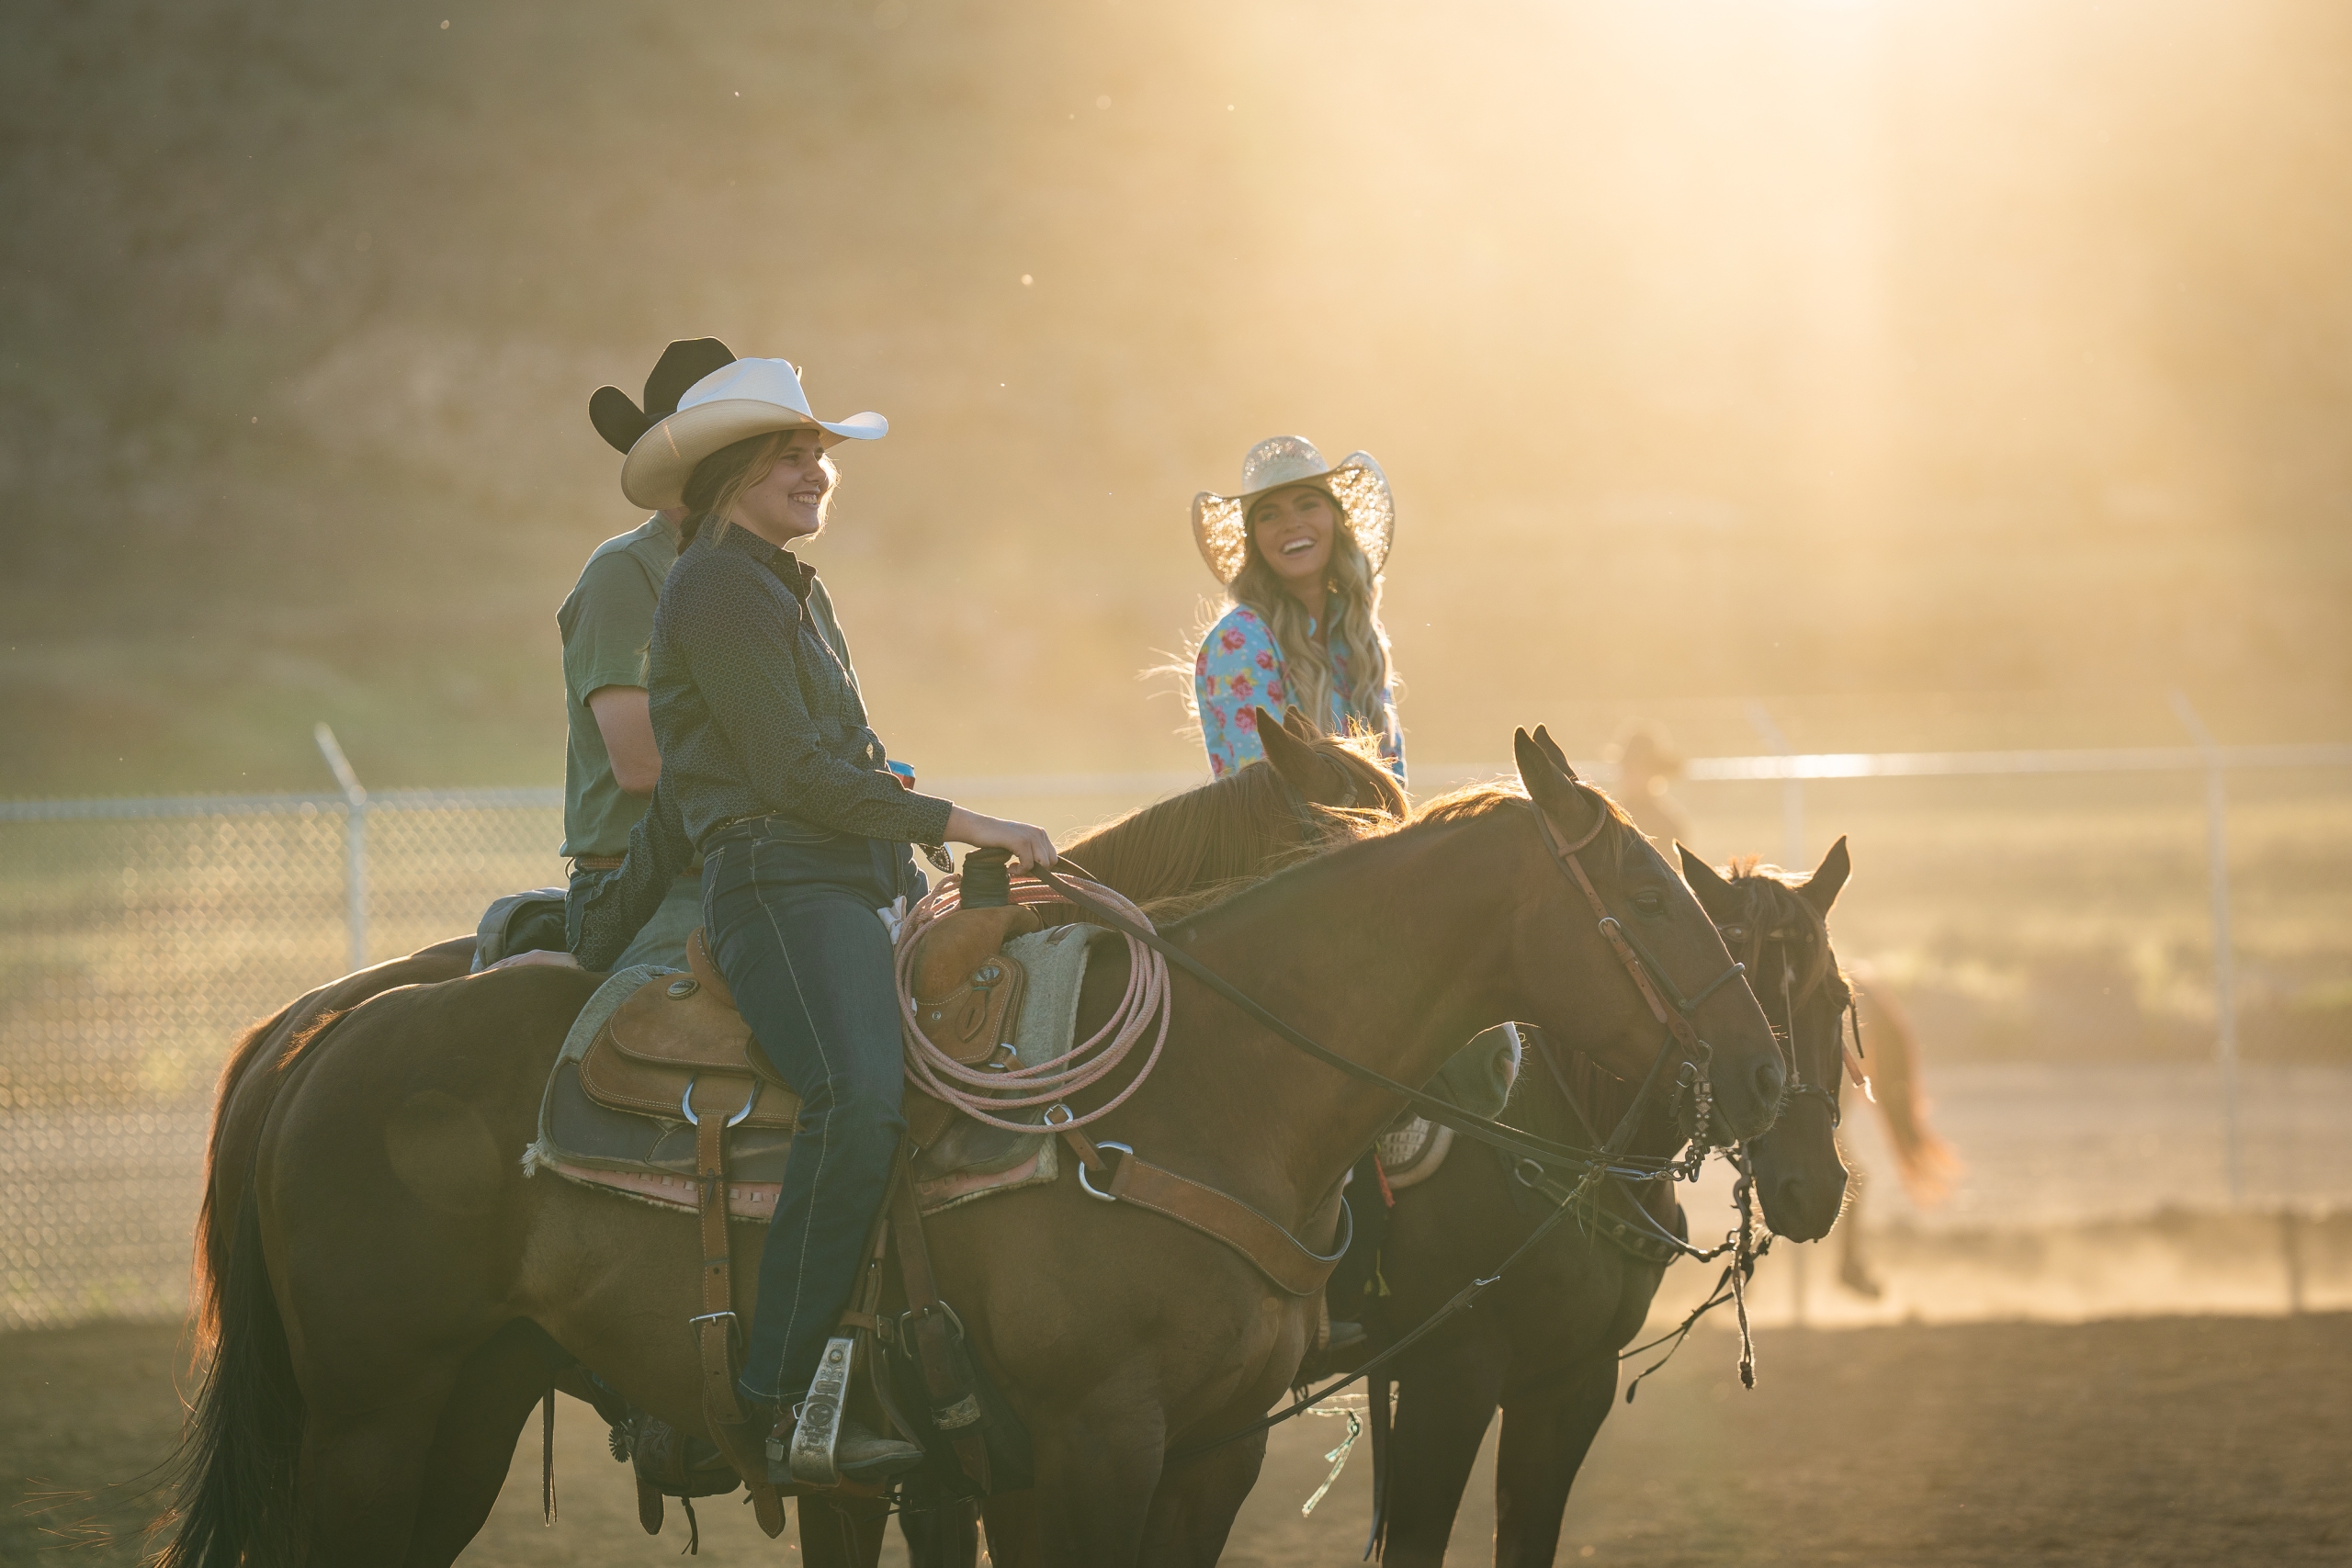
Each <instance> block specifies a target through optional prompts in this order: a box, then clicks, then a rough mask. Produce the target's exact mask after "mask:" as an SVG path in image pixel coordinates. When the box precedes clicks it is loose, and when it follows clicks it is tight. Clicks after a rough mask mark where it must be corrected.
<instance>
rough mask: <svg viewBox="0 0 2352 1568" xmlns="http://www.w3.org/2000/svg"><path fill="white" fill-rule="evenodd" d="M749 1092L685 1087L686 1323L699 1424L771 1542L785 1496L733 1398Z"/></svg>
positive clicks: (716, 1083) (737, 1084) (745, 1083)
mask: <svg viewBox="0 0 2352 1568" xmlns="http://www.w3.org/2000/svg"><path fill="white" fill-rule="evenodd" d="M755 1089H756V1085H754V1084H753V1083H752V1081H751V1080H750V1079H748V1078H733V1077H714V1078H712V1079H711V1080H709V1087H708V1088H706V1087H705V1085H704V1083H703V1081H702V1080H700V1079H697V1080H696V1081H695V1083H693V1084H692V1085H690V1086H688V1088H687V1089H686V1098H685V1104H684V1110H685V1111H686V1113H687V1115H688V1117H689V1118H690V1119H691V1120H692V1121H693V1122H694V1127H695V1203H696V1206H697V1208H698V1209H699V1210H700V1215H701V1238H702V1312H701V1313H700V1314H699V1315H697V1316H696V1317H695V1319H694V1320H693V1322H692V1325H691V1326H692V1327H693V1329H694V1332H695V1348H696V1349H697V1351H698V1352H699V1353H700V1356H701V1359H702V1414H703V1423H704V1425H705V1426H707V1427H708V1428H709V1429H710V1440H711V1441H712V1442H714V1443H716V1444H718V1448H719V1451H720V1452H722V1453H724V1454H725V1455H726V1456H727V1460H728V1462H729V1464H732V1465H733V1466H734V1467H735V1469H736V1470H737V1472H740V1473H741V1475H742V1477H743V1483H744V1484H745V1485H746V1486H747V1487H749V1488H750V1489H751V1494H752V1512H753V1513H754V1514H756V1515H757V1516H758V1517H759V1521H760V1529H763V1530H764V1531H766V1532H767V1534H768V1536H769V1537H770V1538H771V1539H773V1538H775V1536H778V1535H780V1534H782V1533H783V1531H784V1498H783V1496H782V1495H780V1494H778V1493H777V1491H776V1489H775V1487H774V1486H772V1485H770V1484H769V1483H768V1478H767V1476H768V1471H767V1460H766V1454H765V1445H764V1444H763V1442H762V1441H761V1438H762V1437H763V1436H764V1434H760V1433H752V1432H751V1431H750V1430H749V1429H748V1425H747V1423H746V1422H745V1421H744V1419H743V1406H742V1404H741V1401H739V1400H738V1399H737V1398H736V1397H735V1327H736V1325H735V1258H734V1247H733V1244H732V1243H731V1241H730V1240H729V1236H728V1234H727V1128H728V1121H729V1115H730V1113H731V1114H733V1115H734V1116H735V1119H736V1120H738V1121H740V1120H741V1111H748V1110H749V1109H750V1105H751V1097H752V1094H753V1092H754V1091H755ZM739 1106H740V1107H741V1110H740V1111H739V1110H738V1107H739Z"/></svg>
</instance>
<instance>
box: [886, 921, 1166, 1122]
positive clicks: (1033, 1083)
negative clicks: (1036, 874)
mask: <svg viewBox="0 0 2352 1568" xmlns="http://www.w3.org/2000/svg"><path fill="white" fill-rule="evenodd" d="M1065 880H1066V881H1068V882H1069V883H1071V884H1072V885H1074V886H1078V887H1080V888H1083V889H1084V890H1085V891H1086V892H1088V893H1091V894H1092V895H1093V896H1094V897H1097V898H1100V899H1101V900H1102V901H1103V903H1105V904H1108V905H1110V906H1111V907H1112V908H1114V909H1116V910H1117V911H1118V912H1119V913H1120V914H1122V915H1124V916H1125V917H1126V918H1127V919H1130V920H1133V921H1135V922H1136V924H1137V925H1140V926H1142V927H1144V928H1145V929H1147V930H1149V929H1150V927H1151V921H1150V919H1149V918H1148V917H1147V916H1146V915H1145V914H1144V912H1143V911H1142V910H1141V909H1138V908H1136V907H1135V905H1133V904H1132V903H1129V902H1128V901H1127V900H1126V899H1125V898H1124V897H1121V896H1120V895H1119V894H1117V893H1115V892H1114V891H1112V890H1111V889H1110V888H1108V887H1105V886H1103V885H1102V884H1101V883H1099V882H1089V881H1087V880H1086V879H1085V878H1083V877H1078V876H1068V877H1065ZM963 886H964V879H963V877H962V876H961V875H956V876H949V877H944V878H943V879H941V881H940V884H939V886H937V887H935V888H933V890H932V891H931V892H929V893H927V894H925V895H924V896H923V899H922V902H921V903H919V904H917V905H916V906H915V907H914V908H913V910H912V911H911V912H910V913H909V914H908V916H907V919H906V921H905V923H904V924H902V925H901V926H900V927H899V945H898V951H897V953H896V954H895V963H896V966H897V970H898V976H899V1019H900V1021H901V1023H902V1025H903V1029H904V1032H905V1036H906V1049H907V1081H908V1082H909V1083H910V1084H912V1085H914V1086H915V1087H916V1088H917V1089H922V1091H923V1092H924V1093H925V1094H929V1095H932V1096H934V1097H935V1098H937V1099H940V1100H945V1101H946V1102H947V1103H948V1104H950V1105H952V1106H954V1107H955V1108H956V1110H958V1111H962V1112H964V1113H965V1114H966V1115H967V1116H969V1117H971V1118H972V1119H973V1120H974V1121H976V1122H985V1123H987V1124H988V1125H989V1126H991V1127H999V1128H1001V1129H1003V1130H1004V1131H1005V1132H1008V1133H1035V1132H1037V1131H1038V1130H1039V1128H1038V1124H1037V1123H1036V1122H1008V1121H1005V1120H1003V1118H1002V1116H1001V1114H1000V1113H1001V1112H1005V1111H1022V1110H1026V1109H1028V1108H1030V1107H1032V1106H1038V1105H1054V1104H1057V1103H1059V1102H1060V1101H1061V1100H1062V1099H1063V1097H1064V1096H1066V1095H1071V1094H1075V1093H1077V1092H1078V1091H1079V1090H1080V1089H1085V1088H1087V1087H1088V1086H1089V1085H1091V1084H1095V1083H1099V1082H1101V1081H1102V1080H1103V1078H1105V1077H1109V1076H1110V1075H1111V1074H1112V1073H1114V1072H1115V1071H1117V1070H1118V1067H1119V1064H1120V1063H1122V1062H1124V1061H1125V1060H1126V1058H1127V1055H1128V1054H1129V1053H1130V1052H1132V1051H1133V1050H1134V1049H1135V1047H1136V1043H1137V1042H1138V1041H1140V1040H1141V1039H1142V1038H1143V1037H1144V1034H1145V1033H1146V1032H1148V1031H1150V1030H1151V1029H1152V1027H1153V1024H1154V1022H1155V1021H1157V1023H1158V1026H1159V1028H1158V1032H1157V1033H1155V1034H1154V1035H1153V1038H1152V1042H1151V1055H1148V1056H1147V1057H1145V1058H1144V1064H1143V1066H1142V1067H1141V1068H1139V1069H1138V1070H1137V1071H1136V1076H1135V1078H1134V1081H1132V1082H1131V1083H1129V1084H1128V1085H1127V1087H1126V1088H1125V1089H1121V1090H1120V1091H1119V1092H1118V1093H1117V1094H1115V1095H1114V1096H1112V1097H1111V1100H1109V1102H1108V1103H1106V1104H1104V1105H1102V1106H1100V1107H1098V1108H1096V1109H1095V1110H1092V1111H1088V1112H1086V1114H1084V1115H1083V1116H1078V1115H1073V1116H1072V1117H1071V1118H1070V1119H1069V1121H1067V1122H1058V1121H1057V1122H1054V1123H1053V1126H1054V1128H1055V1129H1056V1130H1057V1131H1059V1130H1061V1129H1064V1128H1069V1127H1083V1126H1085V1125H1086V1124H1087V1123H1088V1122H1097V1121H1100V1120H1101V1119H1102V1118H1103V1117H1105V1116H1108V1115H1109V1114H1111V1112H1112V1111H1116V1110H1117V1109H1118V1108H1119V1106H1120V1103H1121V1102H1122V1101H1124V1100H1125V1099H1126V1098H1127V1096H1129V1095H1131V1094H1133V1093H1135V1091H1136V1089H1141V1088H1142V1087H1143V1081H1144V1079H1146V1078H1148V1077H1150V1076H1151V1069H1152V1068H1153V1067H1154V1066H1158V1065H1159V1053H1160V1051H1161V1049H1162V1048H1163V1047H1164V1046H1166V1045H1167V1043H1168V1025H1169V1021H1170V1015H1171V1005H1170V1004H1171V997H1170V991H1169V987H1168V960H1166V959H1165V958H1162V957H1161V956H1160V955H1159V953H1155V952H1153V951H1152V950H1151V949H1150V948H1148V947H1146V946H1145V945H1144V944H1143V943H1142V942H1137V941H1136V939H1135V938H1133V937H1128V938H1127V939H1126V942H1127V990H1126V994H1125V996H1123V997H1121V998H1119V1005H1118V1006H1117V1007H1115V1008H1113V1009H1112V1010H1111V1016H1110V1018H1109V1019H1108V1020H1107V1021H1105V1022H1104V1023H1103V1027H1102V1028H1100V1029H1098V1030H1096V1031H1095V1032H1093V1033H1092V1034H1091V1035H1089V1036H1088V1037H1087V1038H1086V1039H1084V1040H1082V1041H1079V1042H1076V1043H1073V1044H1072V1045H1071V1046H1070V1048H1069V1050H1068V1051H1067V1052H1065V1053H1063V1054H1062V1055H1058V1056H1056V1057H1055V1058H1054V1059H1053V1060H1052V1061H1050V1062H1041V1063H1039V1064H1038V1065H1037V1066H1034V1067H1023V1066H1013V1067H1008V1068H1006V1069H1004V1070H1002V1071H998V1072H991V1071H989V1070H987V1069H985V1068H980V1067H967V1066H965V1065H964V1064H963V1063H961V1062H959V1061H957V1060H956V1058H954V1057H953V1056H950V1055H948V1054H947V1053H946V1052H944V1051H943V1050H941V1049H940V1048H939V1047H938V1046H936V1045H934V1044H933V1043H932V1042H931V1037H930V1036H929V1035H926V1034H925V1033H923V1032H922V1026H921V1025H920V1024H918V1023H916V1022H915V1002H914V965H915V944H916V943H917V942H921V941H922V934H923V932H924V931H928V930H929V929H930V928H931V927H932V926H933V925H935V924H937V923H938V922H939V921H940V920H942V919H945V918H946V917H947V916H949V915H952V914H954V913H955V912H956V910H957V909H958V908H962V906H963ZM1012 901H1013V902H1014V903H1016V904H1055V903H1059V902H1061V899H1060V898H1059V897H1058V896H1057V895H1056V894H1055V892H1054V891H1053V889H1051V888H1049V887H1047V886H1045V885H1044V884H1043V883H1039V882H1020V881H1016V882H1014V883H1013V885H1012Z"/></svg>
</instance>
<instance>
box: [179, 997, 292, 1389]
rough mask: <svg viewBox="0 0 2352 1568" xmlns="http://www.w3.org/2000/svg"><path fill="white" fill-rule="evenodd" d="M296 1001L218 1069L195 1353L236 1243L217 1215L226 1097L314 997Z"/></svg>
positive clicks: (215, 1325)
mask: <svg viewBox="0 0 2352 1568" xmlns="http://www.w3.org/2000/svg"><path fill="white" fill-rule="evenodd" d="M318 994H319V993H318V992H316V991H312V992H311V993H310V995H309V996H304V997H298V998H295V999H294V1000H293V1001H290V1002H288V1003H287V1004H286V1005H285V1006H284V1007H282V1008H280V1009H278V1010H277V1011H276V1012H274V1013H272V1014H271V1015H270V1016H269V1017H267V1018H266V1019H263V1020H262V1021H260V1022H259V1023H256V1024H254V1026H253V1027H252V1028H250V1029H248V1030H246V1031H245V1032H243V1034H241V1035H239V1036H238V1037H237V1043H236V1044H235V1045H234V1046H233V1047H232V1048H231V1050H230V1052H229V1060H228V1064H227V1065H226V1066H223V1067H222V1068H221V1069H220V1088H219V1089H215V1090H214V1091H213V1095H212V1133H211V1136H210V1137H209V1139H208V1140H207V1142H206V1145H205V1150H204V1196H203V1198H202V1199H201V1200H200V1201H198V1205H197V1210H196V1264H195V1278H194V1279H193V1280H191V1281H190V1282H189V1289H188V1299H189V1301H190V1302H191V1303H193V1304H194V1306H195V1309H196V1353H197V1355H198V1356H199V1357H201V1356H203V1355H204V1354H206V1353H207V1352H209V1350H210V1349H211V1348H212V1347H213V1345H214V1343H215V1342H216V1341H218V1339H219V1338H220V1290H221V1286H222V1283H223V1281H224V1280H226V1279H227V1278H228V1273H229V1257H230V1252H231V1248H232V1244H233V1243H234V1242H235V1240H236V1233H235V1231H234V1230H233V1229H232V1228H231V1227H229V1226H228V1225H225V1224H222V1221H223V1220H224V1219H225V1218H226V1216H225V1215H224V1214H223V1213H221V1212H220V1209H221V1204H220V1190H219V1189H220V1186H221V1185H222V1183H221V1182H220V1180H219V1179H220V1178H223V1177H229V1176H231V1174H232V1173H231V1172H229V1171H228V1170H227V1169H226V1166H227V1165H228V1164H229V1163H231V1162H232V1160H233V1159H234V1156H233V1155H232V1153H231V1151H230V1150H229V1149H228V1146H227V1145H228V1142H229V1131H228V1130H229V1098H230V1096H232V1095H233V1094H234V1093H235V1092H236V1090H237V1085H238V1084H239V1083H240V1082H242V1081H243V1078H244V1076H245V1070H246V1069H247V1068H248V1067H250V1066H253V1064H254V1059H255V1058H256V1057H258V1056H259V1055H261V1054H262V1048H263V1046H265V1045H266V1044H267V1043H269V1042H270V1041H271V1040H272V1039H274V1038H275V1037H276V1036H277V1033H278V1032H279V1031H280V1030H281V1029H283V1028H284V1027H285V1024H286V1021H287V1020H288V1019H289V1018H291V1017H292V1016H293V1015H294V1014H295V1012H296V1011H297V1010H300V1009H302V1008H304V1007H306V1006H308V1005H309V1004H310V1003H311V1001H312V1000H313V999H314V998H316V997H317V996H318ZM244 1175H245V1173H243V1172H238V1173H235V1176H234V1179H232V1180H230V1181H228V1182H227V1183H226V1185H227V1186H228V1187H229V1189H230V1190H232V1191H237V1192H242V1191H243V1190H245V1181H244V1179H243V1178H244Z"/></svg>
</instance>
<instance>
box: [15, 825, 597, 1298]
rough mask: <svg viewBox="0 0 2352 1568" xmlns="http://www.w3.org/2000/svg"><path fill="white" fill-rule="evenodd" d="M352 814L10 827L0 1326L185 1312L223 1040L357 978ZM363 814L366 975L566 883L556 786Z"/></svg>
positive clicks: (362, 929)
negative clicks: (491, 912)
mask: <svg viewBox="0 0 2352 1568" xmlns="http://www.w3.org/2000/svg"><path fill="white" fill-rule="evenodd" d="M353 820H354V818H353V816H352V814H351V812H350V810H349V808H348V807H347V806H346V805H345V802H344V801H342V800H340V799H336V798H334V797H332V796H330V797H326V798H323V799H301V798H290V797H274V798H268V799H234V798H228V799H211V800H203V799H198V800H184V801H169V800H157V801H125V802H87V803H82V802H23V803H15V804H14V805H13V806H11V807H8V808H7V813H6V816H0V867H5V868H6V870H5V872H4V873H0V1329H5V1328H8V1327H17V1326H25V1325H34V1324H47V1323H59V1322H65V1321H71V1320H74V1319H79V1318H88V1317H148V1316H158V1315H172V1314H177V1313H178V1312H180V1311H181V1310H182V1308H183V1306H184V1305H185V1303H186V1301H187V1270H188V1263H189V1255H188V1247H189V1235H190V1227H191V1225H192V1224H193V1223H194V1216H195V1212H196V1204H197V1201H198V1197H199V1195H200V1194H199V1188H200V1181H201V1172H202V1170H203V1165H204V1144H205V1136H206V1132H207V1128H208V1124H209V1119H210V1116H211V1110H212V1092H213V1089H214V1086H215V1081H216V1078H217V1077H218V1075H219V1072H220V1064H221V1061H222V1059H223V1058H224V1056H225V1055H226V1054H227V1051H228V1047H229V1044H230V1043H231V1042H232V1041H233V1040H234V1039H235V1038H236V1036H237V1035H238V1034H239V1033H240V1032H243V1029H244V1028H245V1027H246V1026H247V1025H248V1024H250V1023H252V1022H253V1021H255V1020H256V1019H261V1018H265V1017H267V1016H268V1015H269V1014H271V1013H273V1012H275V1011H277V1009H279V1008H280V1007H283V1006H284V1005H285V1004H286V1003H287V1002H288V1000H289V999H291V998H294V997H297V996H300V994H301V993H303V992H304V991H307V990H309V989H311V987H314V986H317V985H319V984H320V983H322V981H325V980H328V979H332V978H333V977H334V976H337V975H340V974H343V973H344V972H345V970H346V969H347V968H348V967H349V966H350V965H349V962H348V960H349V956H350V953H351V951H352V945H353V941H354V931H355V927H354V926H353V924H352V923H351V922H350V921H349V919H348V918H347V917H348V915H349V913H350V910H349V908H348V906H347V898H346V893H347V886H346V859H347V856H346V852H345V846H346V841H347V840H348V838H349V837H350V829H351V827H352V824H353ZM362 820H363V821H364V824H365V829H366V836H365V840H364V843H365V856H364V861H363V862H362V863H363V865H364V868H365V872H366V884H365V888H366V897H365V899H364V902H363V906H362V908H361V910H360V913H361V914H362V915H363V917H364V921H363V923H362V924H360V925H359V926H358V927H357V928H356V930H357V931H359V932H360V935H359V937H358V940H359V942H360V943H361V945H362V947H363V948H364V951H365V953H366V956H367V959H368V962H371V963H372V962H378V961H380V960H382V959H385V958H389V957H392V956H395V955H397V954H400V953H408V952H411V951H413V950H414V949H416V948H418V947H422V946H424V945H425V944H426V943H428V942H436V941H439V940H441V939H443V938H445V937H449V936H453V935H456V934H458V933H459V932H461V931H466V930H468V929H469V928H470V926H471V925H472V923H473V921H474V919H475V917H476V915H477V914H478V913H479V911H480V910H481V908H483V907H484V906H485V905H487V904H488V903H489V902H490V900H491V899H492V898H493V897H497V896H498V895H500V894H502V893H507V892H512V891H514V890H515V889H516V888H519V887H531V886H542V885H547V884H550V883H556V882H560V881H561V880H562V866H561V863H560V862H559V861H558V860H557V858H556V855H555V849H556V846H557V845H558V844H559V843H560V841H561V839H562V801H561V796H560V794H559V793H557V792H554V791H503V792H477V793H475V794H472V795H424V796H419V797H414V798H411V799H406V800H403V799H402V798H401V797H400V796H398V795H388V796H379V797H378V798H377V799H376V800H374V801H372V802H370V803H369V804H368V808H367V810H366V813H365V816H364V818H362Z"/></svg>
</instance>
